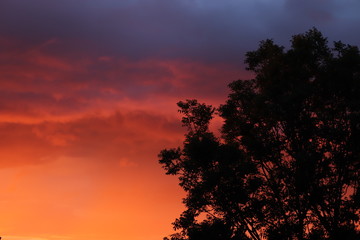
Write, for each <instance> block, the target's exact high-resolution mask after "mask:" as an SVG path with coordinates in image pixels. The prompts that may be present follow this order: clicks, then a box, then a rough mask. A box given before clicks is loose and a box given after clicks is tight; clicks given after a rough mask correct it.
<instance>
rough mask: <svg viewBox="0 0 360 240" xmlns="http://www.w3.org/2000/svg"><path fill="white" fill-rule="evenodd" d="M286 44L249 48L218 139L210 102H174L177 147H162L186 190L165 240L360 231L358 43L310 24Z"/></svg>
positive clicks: (163, 158)
mask: <svg viewBox="0 0 360 240" xmlns="http://www.w3.org/2000/svg"><path fill="white" fill-rule="evenodd" d="M291 43H292V44H291V48H290V49H289V50H287V51H286V50H285V48H284V47H282V46H278V45H276V44H275V43H274V42H273V41H272V40H266V41H262V42H261V43H260V46H259V49H258V50H256V51H252V52H249V53H247V55H246V57H247V58H246V63H247V65H248V70H250V71H253V72H254V73H255V74H256V77H255V79H252V80H238V81H235V82H233V83H231V84H230V85H229V87H230V89H231V93H230V95H229V97H228V100H227V101H226V103H225V104H224V105H221V106H220V107H219V108H218V109H217V113H218V114H219V116H221V117H222V118H223V119H224V124H223V126H222V129H221V133H222V135H221V137H219V138H218V137H215V135H214V134H213V133H212V132H210V131H209V123H210V120H211V119H212V117H213V114H215V109H214V108H213V107H212V106H210V105H205V104H200V103H198V102H197V101H196V100H187V101H186V102H179V103H178V106H179V107H180V112H181V113H182V114H184V118H183V120H182V122H183V125H184V126H186V127H187V128H188V133H187V134H186V139H185V141H184V145H183V147H182V148H178V149H170V150H163V151H162V152H161V153H160V155H159V157H160V163H161V164H162V165H163V167H164V168H165V170H166V171H167V174H173V175H177V176H178V177H179V181H180V186H182V187H183V188H184V190H185V191H186V192H187V196H186V198H185V199H184V204H185V206H186V208H187V210H186V211H185V212H184V213H183V214H182V215H181V217H180V218H179V219H177V220H176V221H175V223H174V226H175V229H176V230H180V232H178V233H176V234H174V235H172V236H171V239H172V240H180V239H188V240H197V239H214V240H215V239H216V240H217V239H219V240H220V239H222V240H227V239H259V240H260V239H268V240H270V239H298V240H301V239H309V240H310V239H311V240H316V239H360V234H359V232H358V230H359V214H360V184H359V179H360V155H359V154H360V54H359V49H358V48H357V47H356V46H350V45H345V44H343V43H341V42H335V43H334V47H333V48H330V47H329V46H328V43H327V39H326V38H324V37H323V36H322V34H321V33H320V32H319V31H318V30H316V29H311V30H309V31H308V32H306V33H305V34H299V35H295V36H293V38H292V41H291ZM201 219H202V220H201Z"/></svg>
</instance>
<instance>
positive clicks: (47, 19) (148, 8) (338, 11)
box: [0, 0, 360, 62]
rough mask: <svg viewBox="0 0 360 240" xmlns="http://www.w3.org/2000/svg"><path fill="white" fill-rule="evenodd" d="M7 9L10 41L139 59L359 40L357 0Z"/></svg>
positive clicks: (12, 3) (75, 1)
mask: <svg viewBox="0 0 360 240" xmlns="http://www.w3.org/2000/svg"><path fill="white" fill-rule="evenodd" d="M1 9H2V10H1V14H0V22H1V23H0V35H1V36H3V37H4V36H5V37H16V38H20V39H22V40H23V41H24V43H28V44H34V43H39V42H42V41H46V40H49V39H53V38H56V39H60V40H61V41H63V43H64V45H65V46H66V51H71V52H74V51H79V52H80V51H86V52H91V53H94V54H100V55H101V54H103V55H117V56H119V55H121V56H126V57H129V58H135V59H139V58H149V57H152V58H154V57H158V58H190V59H195V60H203V61H205V60H207V61H234V62H235V61H239V60H241V59H242V58H243V54H244V52H246V51H249V50H252V49H254V48H256V46H257V44H258V42H259V41H260V40H262V39H265V38H273V39H275V40H276V41H278V42H280V43H286V42H288V40H289V38H290V36H291V35H293V34H296V33H301V32H304V31H306V30H307V29H309V28H311V27H313V26H315V27H318V28H319V29H320V30H321V31H323V32H324V34H325V35H327V36H329V37H330V38H331V39H332V38H334V39H343V40H344V41H345V42H346V40H349V41H350V43H352V44H358V43H360V36H359V34H357V33H356V32H357V31H355V28H356V26H358V25H359V23H360V16H359V14H357V13H358V12H359V11H360V4H359V1H356V0H346V1H340V0H329V1H324V0H315V1H310V0H306V1H295V0H287V1H280V0H279V1H269V0H251V1H250V0H244V1H235V0H224V1H215V0H206V1H205V0H181V1H180V0H174V1H167V0H153V1H146V0H132V1H131V0H128V1H113V0H102V1H100V0H91V1H83V0H71V1H70V0H63V1H46V0H28V1H21V0H3V1H2V2H1ZM58 51H59V52H61V53H63V52H64V49H58Z"/></svg>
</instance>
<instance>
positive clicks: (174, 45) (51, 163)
mask: <svg viewBox="0 0 360 240" xmlns="http://www.w3.org/2000/svg"><path fill="white" fill-rule="evenodd" d="M359 12H360V1H358V0H302V1H299V0H222V1H218V0H86V1H85V0H61V1H52V0H0V236H2V237H3V239H4V240H85V239H86V240H97V239H101V240H119V239H122V240H159V239H162V238H163V237H165V236H167V235H169V234H171V233H172V232H173V229H172V225H171V223H172V222H173V221H174V220H175V218H176V217H178V216H179V214H180V213H181V211H182V210H183V209H184V207H183V205H182V197H184V196H185V195H184V192H183V191H182V190H181V188H180V187H179V186H178V182H177V179H176V177H173V176H166V175H165V171H164V170H163V169H162V168H161V166H160V165H159V164H158V157H157V155H158V153H159V152H160V151H161V150H162V149H164V148H172V147H177V146H180V145H181V143H182V141H183V139H184V133H185V129H183V128H182V127H181V123H180V119H181V116H180V115H179V113H178V111H177V110H178V109H177V106H176V103H177V102H178V101H180V100H185V99H194V98H196V99H198V100H199V101H200V102H206V103H208V104H212V105H214V106H217V105H219V104H221V103H222V102H224V101H225V100H226V97H227V95H228V94H229V91H228V88H227V85H228V84H229V83H230V82H232V81H234V80H237V79H248V78H251V77H252V75H251V73H249V72H246V71H245V67H246V66H245V65H244V64H243V62H244V55H245V53H246V52H247V51H251V50H256V48H257V46H258V44H259V41H261V40H265V39H267V38H271V39H273V40H274V41H275V42H276V43H278V44H281V45H284V46H289V40H290V38H291V36H292V35H294V34H299V33H304V32H306V31H307V30H309V29H310V28H312V27H316V28H317V29H318V30H320V31H321V32H322V33H323V34H324V36H326V37H328V39H329V42H330V43H331V42H332V41H335V40H342V41H343V42H344V43H348V44H352V45H357V46H360V32H359V28H358V26H359V25H360V14H359Z"/></svg>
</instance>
